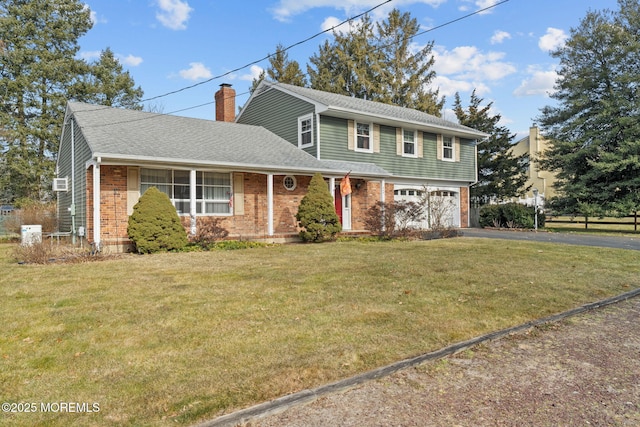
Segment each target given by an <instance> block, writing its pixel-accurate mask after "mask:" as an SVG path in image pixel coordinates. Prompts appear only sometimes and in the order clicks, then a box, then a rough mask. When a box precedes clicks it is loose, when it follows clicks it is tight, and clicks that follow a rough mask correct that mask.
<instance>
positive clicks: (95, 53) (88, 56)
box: [80, 50, 102, 61]
mask: <svg viewBox="0 0 640 427" xmlns="http://www.w3.org/2000/svg"><path fill="white" fill-rule="evenodd" d="M101 53H102V52H101V51H99V50H86V51H84V52H80V58H82V59H84V60H85V61H92V60H94V59H98V58H100V54H101Z"/></svg>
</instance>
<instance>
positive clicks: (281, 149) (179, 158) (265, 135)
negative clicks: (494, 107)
mask: <svg viewBox="0 0 640 427" xmlns="http://www.w3.org/2000/svg"><path fill="white" fill-rule="evenodd" d="M67 115H71V116H72V117H73V118H74V120H75V121H76V123H77V125H78V126H79V127H80V128H81V130H82V134H83V135H84V137H85V139H86V141H87V144H88V145H89V148H90V149H91V152H92V155H93V157H94V158H95V157H101V158H102V159H104V160H110V161H115V160H119V161H125V160H126V161H132V162H133V161H136V162H149V163H152V162H154V163H173V164H185V165H211V166H218V167H228V168H236V170H237V169H245V170H260V171H274V172H277V171H289V172H311V173H314V172H321V173H332V172H333V173H336V174H338V173H346V172H348V171H349V170H350V169H349V168H347V167H345V168H340V166H341V165H339V164H335V165H331V164H328V163H326V162H321V161H320V160H318V159H316V158H315V157H313V156H312V155H310V154H308V153H306V152H304V151H303V150H300V149H298V148H297V147H295V146H293V145H292V144H291V143H289V142H288V141H286V140H284V139H282V138H280V137H279V136H277V135H275V134H273V133H272V132H270V131H268V130H266V129H265V128H263V127H259V126H251V125H243V124H238V123H227V122H217V121H212V120H203V119H194V118H188V117H180V116H171V115H166V114H157V113H148V112H143V111H136V110H126V109H121V108H113V107H105V106H100V105H92V104H85V103H79V102H69V103H68V111H67ZM367 170H369V171H370V172H371V173H367ZM362 172H363V173H365V174H367V175H369V174H371V175H375V174H377V173H378V172H379V173H380V174H382V175H388V173H387V172H386V171H384V170H383V169H381V168H377V167H376V168H370V167H363V170H362Z"/></svg>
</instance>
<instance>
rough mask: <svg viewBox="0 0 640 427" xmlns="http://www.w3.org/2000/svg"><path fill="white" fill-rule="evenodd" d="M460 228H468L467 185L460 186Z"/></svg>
mask: <svg viewBox="0 0 640 427" xmlns="http://www.w3.org/2000/svg"><path fill="white" fill-rule="evenodd" d="M460 228H469V187H460Z"/></svg>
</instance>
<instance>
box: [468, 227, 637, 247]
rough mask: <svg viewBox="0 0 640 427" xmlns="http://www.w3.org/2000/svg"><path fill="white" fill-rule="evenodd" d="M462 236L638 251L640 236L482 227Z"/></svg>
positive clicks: (472, 229)
mask: <svg viewBox="0 0 640 427" xmlns="http://www.w3.org/2000/svg"><path fill="white" fill-rule="evenodd" d="M462 236H463V237H482V238H489V239H506V240H530V241H534V242H550V243H560V244H567V245H582V246H599V247H605V248H616V249H631V250H636V251H640V237H622V236H598V235H594V234H580V233H550V232H547V231H511V230H492V229H484V228H465V229H464V230H462Z"/></svg>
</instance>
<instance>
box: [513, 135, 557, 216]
mask: <svg viewBox="0 0 640 427" xmlns="http://www.w3.org/2000/svg"><path fill="white" fill-rule="evenodd" d="M547 146H548V141H547V140H546V139H544V137H543V136H542V135H540V130H539V129H538V127H537V126H532V127H531V128H529V136H527V137H525V138H522V139H521V140H520V141H518V142H516V143H515V144H514V146H513V148H512V149H511V151H512V152H513V154H514V155H515V156H520V155H522V154H527V155H528V156H529V165H528V168H527V169H528V179H527V182H526V184H525V187H528V186H531V188H530V189H529V191H528V192H527V194H526V195H524V197H521V198H520V199H519V200H518V201H519V202H520V203H525V204H527V205H534V203H535V200H534V197H533V189H534V188H536V189H538V205H540V206H544V201H545V200H547V199H549V198H551V197H553V196H554V195H555V192H554V189H553V183H554V182H555V175H554V174H553V173H552V172H547V171H542V170H540V169H539V167H538V159H539V157H540V155H541V154H542V153H543V152H544V151H545V150H546V149H547Z"/></svg>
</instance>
